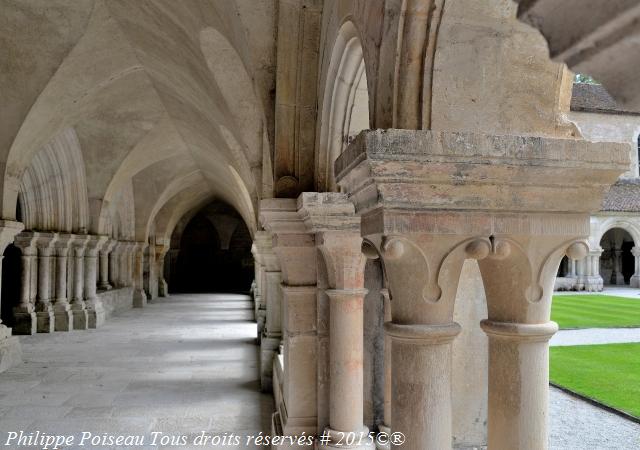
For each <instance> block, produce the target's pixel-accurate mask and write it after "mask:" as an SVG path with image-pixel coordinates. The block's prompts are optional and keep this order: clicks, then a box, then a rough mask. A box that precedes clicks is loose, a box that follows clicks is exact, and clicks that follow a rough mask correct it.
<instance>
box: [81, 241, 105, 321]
mask: <svg viewBox="0 0 640 450" xmlns="http://www.w3.org/2000/svg"><path fill="white" fill-rule="evenodd" d="M106 241H107V237H106V236H89V240H88V241H87V247H86V250H85V255H84V264H85V266H84V300H85V305H86V309H87V315H88V320H89V322H88V325H89V328H97V327H99V326H100V325H102V324H103V323H104V321H105V317H106V313H105V311H104V306H103V305H102V300H100V298H99V297H98V295H97V285H98V283H97V278H98V252H99V251H100V249H101V248H102V246H103V245H104V244H105V242H106Z"/></svg>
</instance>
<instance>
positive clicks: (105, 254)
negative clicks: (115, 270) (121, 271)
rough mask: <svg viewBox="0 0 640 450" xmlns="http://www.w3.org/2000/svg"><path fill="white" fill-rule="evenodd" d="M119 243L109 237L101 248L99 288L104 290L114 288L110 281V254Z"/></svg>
mask: <svg viewBox="0 0 640 450" xmlns="http://www.w3.org/2000/svg"><path fill="white" fill-rule="evenodd" d="M117 243H118V241H116V240H113V239H109V240H108V241H107V242H105V243H104V245H103V246H102V248H101V249H100V253H99V254H100V281H99V283H98V289H101V290H103V291H108V290H110V289H113V286H112V285H111V283H109V255H110V254H111V253H112V252H113V250H114V248H115V246H116V244H117Z"/></svg>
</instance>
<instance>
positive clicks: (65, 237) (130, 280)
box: [4, 231, 166, 334]
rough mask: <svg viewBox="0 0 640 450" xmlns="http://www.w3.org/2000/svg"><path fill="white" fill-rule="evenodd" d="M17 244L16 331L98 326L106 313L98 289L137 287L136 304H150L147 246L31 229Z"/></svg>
mask: <svg viewBox="0 0 640 450" xmlns="http://www.w3.org/2000/svg"><path fill="white" fill-rule="evenodd" d="M14 243H15V245H16V247H18V248H19V249H20V250H21V252H22V256H21V263H22V264H21V276H20V285H21V286H20V298H19V300H18V302H17V304H16V306H15V307H14V309H13V312H14V319H15V325H14V329H13V333H14V334H34V333H36V332H37V333H51V332H54V331H71V330H74V329H75V330H84V329H87V328H97V327H99V326H100V325H102V324H103V323H104V321H105V315H106V313H105V310H104V306H103V304H102V300H101V299H100V297H99V296H98V289H100V290H102V291H108V290H111V289H113V288H125V287H129V286H133V287H134V298H133V305H134V306H143V305H144V304H145V303H146V300H147V296H146V294H145V293H144V290H143V289H142V288H141V287H142V268H141V266H142V259H141V258H142V254H143V251H144V248H145V246H146V244H142V243H139V242H128V241H117V240H114V239H109V238H108V237H107V236H97V235H79V234H67V233H43V232H32V231H29V232H21V233H19V234H17V236H16V237H15V241H14ZM162 248H164V247H162ZM159 254H163V255H164V253H162V252H160V253H159ZM156 263H157V260H156ZM160 273H161V272H160ZM141 291H142V292H141ZM164 292H166V289H165V291H164ZM136 299H137V300H136ZM4 301H11V299H4Z"/></svg>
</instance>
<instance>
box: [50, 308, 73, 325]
mask: <svg viewBox="0 0 640 450" xmlns="http://www.w3.org/2000/svg"><path fill="white" fill-rule="evenodd" d="M53 315H54V324H55V326H54V328H55V330H56V331H72V330H73V313H72V312H71V308H70V307H69V305H68V304H65V305H55V306H54V307H53Z"/></svg>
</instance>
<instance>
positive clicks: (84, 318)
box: [71, 308, 89, 330]
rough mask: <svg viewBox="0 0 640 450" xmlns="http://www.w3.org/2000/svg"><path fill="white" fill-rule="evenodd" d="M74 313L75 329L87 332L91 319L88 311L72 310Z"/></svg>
mask: <svg viewBox="0 0 640 450" xmlns="http://www.w3.org/2000/svg"><path fill="white" fill-rule="evenodd" d="M71 312H72V313H73V329H74V330H86V329H87V328H89V317H88V314H87V310H86V309H84V308H83V309H72V310H71Z"/></svg>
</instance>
